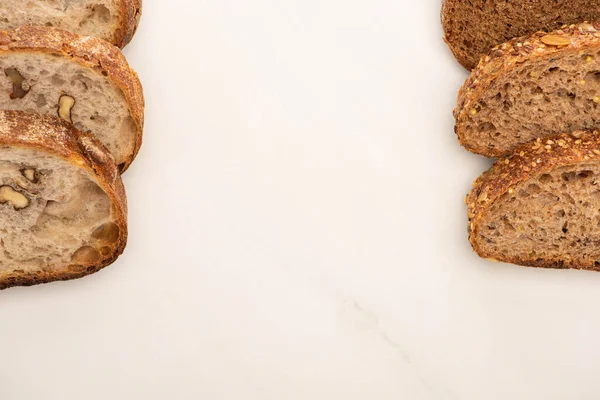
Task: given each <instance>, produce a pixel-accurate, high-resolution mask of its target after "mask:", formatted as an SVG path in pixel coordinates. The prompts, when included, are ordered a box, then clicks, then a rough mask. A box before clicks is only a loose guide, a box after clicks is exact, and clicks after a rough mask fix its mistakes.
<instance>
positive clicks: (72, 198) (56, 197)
mask: <svg viewBox="0 0 600 400" xmlns="http://www.w3.org/2000/svg"><path fill="white" fill-rule="evenodd" d="M0 221H1V222H2V223H1V224H0V289H4V288H8V287H12V286H30V285H35V284H39V283H46V282H52V281H57V280H68V279H74V278H79V277H83V276H85V275H88V274H91V273H93V272H96V271H98V270H100V269H102V268H103V267H105V266H107V265H109V264H111V263H112V262H114V261H115V260H116V259H117V257H118V256H119V255H120V254H121V253H122V252H123V250H124V248H125V244H126V241H127V205H126V197H125V190H124V187H123V184H122V182H121V178H120V174H119V172H118V169H117V166H116V165H115V164H114V162H113V160H112V157H111V156H110V154H109V153H108V151H107V150H106V149H105V148H104V146H102V144H101V143H100V142H99V141H98V140H96V139H95V138H94V137H93V136H91V135H89V134H86V133H82V132H79V131H77V130H76V129H74V128H73V127H72V125H71V124H69V123H67V122H66V121H63V120H61V119H59V118H57V117H50V116H44V115H39V114H35V113H28V112H22V111H0Z"/></svg>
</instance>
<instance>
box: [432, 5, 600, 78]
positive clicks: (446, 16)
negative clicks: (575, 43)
mask: <svg viewBox="0 0 600 400" xmlns="http://www.w3.org/2000/svg"><path fill="white" fill-rule="evenodd" d="M597 19H600V0H533V1H495V0H494V1H490V0H445V1H443V3H442V24H443V27H444V40H445V41H446V43H448V45H449V47H450V49H451V50H452V52H453V53H454V55H455V56H456V58H457V60H458V61H459V62H460V63H461V64H462V65H463V66H464V67H465V68H467V69H469V70H471V69H473V68H474V67H475V66H476V65H477V62H478V61H479V59H480V58H481V57H483V56H485V55H487V54H488V52H489V51H490V49H492V48H493V47H494V46H497V45H499V44H502V43H504V42H506V41H508V40H509V39H512V38H514V37H520V36H527V35H530V34H532V33H534V32H536V31H553V30H556V29H559V28H560V27H561V26H563V25H570V24H577V23H581V22H583V21H593V20H597Z"/></svg>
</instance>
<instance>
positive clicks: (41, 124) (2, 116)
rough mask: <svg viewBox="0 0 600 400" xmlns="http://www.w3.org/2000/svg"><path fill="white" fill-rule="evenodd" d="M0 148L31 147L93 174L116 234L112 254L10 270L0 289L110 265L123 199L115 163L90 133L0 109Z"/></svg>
mask: <svg viewBox="0 0 600 400" xmlns="http://www.w3.org/2000/svg"><path fill="white" fill-rule="evenodd" d="M3 147H25V148H35V149H38V150H41V151H44V152H47V153H50V154H53V155H55V156H58V157H60V158H63V159H64V160H66V161H68V162H69V163H71V164H75V165H77V166H78V167H80V168H83V169H85V170H87V171H89V172H90V173H91V174H92V175H93V176H95V177H97V184H98V185H99V186H100V187H101V188H102V189H103V190H104V191H105V193H106V194H107V195H108V197H109V198H110V200H111V204H112V211H113V215H114V216H115V220H114V221H113V222H114V223H115V224H117V226H118V227H119V232H120V237H119V239H118V240H117V241H116V243H115V244H114V245H113V246H114V248H113V249H112V250H113V251H112V253H110V254H109V255H107V256H105V257H104V258H103V259H102V260H100V262H98V263H95V264H92V265H86V266H75V265H66V266H65V267H64V268H62V269H61V270H59V271H52V272H50V271H40V272H36V273H13V274H10V275H0V290H1V289H6V288H9V287H13V286H31V285H37V284H40V283H48V282H53V281H59V280H70V279H75V278H80V277H83V276H85V275H89V274H92V273H94V272H97V271H99V270H100V269H102V268H104V267H106V266H108V265H110V264H112V263H113V262H114V261H115V260H116V259H117V258H118V257H119V256H120V255H121V254H122V253H123V250H124V249H125V245H126V242H127V199H126V195H125V188H124V187H123V182H122V181H121V177H120V175H119V171H118V169H117V166H116V165H115V163H114V162H113V160H112V157H111V156H110V153H108V150H106V148H105V147H104V146H103V145H102V143H100V142H99V141H98V140H97V139H96V138H95V137H94V136H92V135H90V134H87V133H83V132H80V131H78V130H77V129H75V128H74V127H73V126H72V125H71V124H69V123H67V122H65V121H63V120H62V119H59V118H56V117H50V116H47V115H40V114H35V113H28V112H23V111H0V151H1V149H2V148H3Z"/></svg>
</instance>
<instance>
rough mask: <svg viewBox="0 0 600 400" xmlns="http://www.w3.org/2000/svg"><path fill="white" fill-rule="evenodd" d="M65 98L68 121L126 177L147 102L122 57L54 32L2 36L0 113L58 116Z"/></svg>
mask: <svg viewBox="0 0 600 400" xmlns="http://www.w3.org/2000/svg"><path fill="white" fill-rule="evenodd" d="M63 96H68V97H71V98H72V100H73V102H72V103H73V104H72V107H71V108H70V109H69V110H68V112H66V111H67V110H64V111H65V113H64V115H65V119H67V120H69V121H72V122H73V124H74V125H75V127H76V128H77V129H79V130H82V131H85V132H92V133H93V134H94V135H95V136H96V137H98V139H99V140H100V141H101V142H102V143H103V144H104V145H105V146H106V147H107V148H108V150H109V151H110V152H111V154H112V155H113V156H114V158H115V161H116V163H117V165H118V166H119V168H120V170H121V171H125V170H126V169H127V168H128V166H129V165H130V164H131V162H132V161H133V159H134V158H135V156H136V154H137V152H138V151H139V148H140V145H141V142H142V129H143V124H144V97H143V93H142V87H141V84H140V81H139V79H138V76H137V74H136V73H135V72H134V71H133V70H132V69H131V68H130V67H129V64H128V63H127V60H126V59H125V57H124V56H123V54H122V53H121V51H120V50H119V49H118V48H117V47H115V46H113V45H111V44H110V43H108V42H106V41H104V40H101V39H96V38H92V37H87V36H78V35H75V34H73V33H70V32H66V31H63V30H60V29H55V28H46V27H33V26H30V27H21V28H18V29H16V30H12V31H1V30H0V109H10V110H25V111H35V112H38V113H42V114H48V115H53V116H59V115H61V110H60V103H61V98H62V97H63ZM68 97H67V98H62V101H63V102H64V101H65V100H68Z"/></svg>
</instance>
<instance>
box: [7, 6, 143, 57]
mask: <svg viewBox="0 0 600 400" xmlns="http://www.w3.org/2000/svg"><path fill="white" fill-rule="evenodd" d="M141 13H142V1H141V0H30V1H24V0H2V6H1V7H0V29H4V30H8V29H14V28H17V27H19V26H23V25H39V26H53V27H55V28H60V29H64V30H67V31H70V32H74V33H77V34H80V35H85V36H95V37H98V38H100V39H104V40H106V41H108V42H111V43H112V44H114V45H115V46H118V47H121V48H122V47H125V45H126V44H127V43H129V42H130V41H131V38H132V37H133V35H134V33H135V31H136V29H137V26H138V23H139V20H140V16H141Z"/></svg>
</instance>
